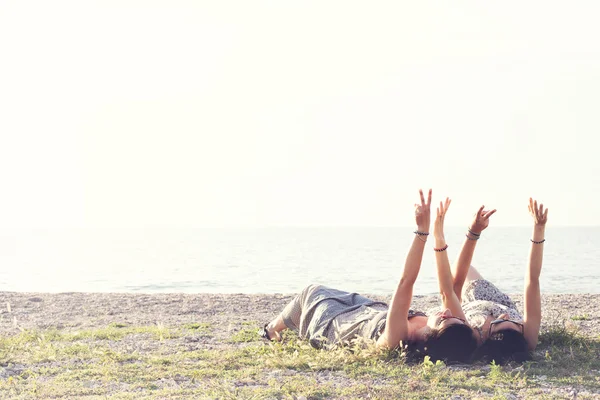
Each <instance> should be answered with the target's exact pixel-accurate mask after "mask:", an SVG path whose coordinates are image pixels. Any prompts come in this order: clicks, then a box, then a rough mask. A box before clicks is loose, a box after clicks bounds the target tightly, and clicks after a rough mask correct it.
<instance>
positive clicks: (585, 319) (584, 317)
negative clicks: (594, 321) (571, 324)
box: [571, 314, 590, 321]
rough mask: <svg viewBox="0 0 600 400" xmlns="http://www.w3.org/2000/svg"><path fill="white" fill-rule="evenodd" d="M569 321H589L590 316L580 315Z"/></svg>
mask: <svg viewBox="0 0 600 400" xmlns="http://www.w3.org/2000/svg"><path fill="white" fill-rule="evenodd" d="M571 319H572V320H573V321H589V319H590V316H589V315H587V314H582V315H574V316H572V317H571Z"/></svg>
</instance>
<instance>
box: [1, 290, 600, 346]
mask: <svg viewBox="0 0 600 400" xmlns="http://www.w3.org/2000/svg"><path fill="white" fill-rule="evenodd" d="M293 296H294V294H243V293H237V294H216V293H197V294H186V293H153V294H147V293H144V294H138V293H88V292H66V293H41V292H0V334H5V335H6V334H9V335H10V334H16V333H19V332H21V331H22V330H24V329H25V330H28V329H52V328H56V329H61V330H67V331H70V330H78V329H87V328H99V327H105V326H107V325H109V324H111V323H121V324H132V325H153V324H161V325H164V326H165V327H170V326H179V325H181V324H185V323H210V324H211V325H212V326H214V327H215V328H216V329H215V331H217V332H219V331H220V332H222V333H223V334H226V333H227V332H230V331H232V330H235V329H236V327H237V326H239V325H240V324H242V323H246V324H248V323H251V322H254V323H257V324H259V325H261V324H265V323H267V322H269V321H270V320H271V319H272V318H274V317H275V316H276V315H277V314H278V313H279V312H280V311H281V310H282V309H283V307H284V306H285V305H286V304H287V302H289V301H290V300H291V299H292V298H293ZM365 296H367V297H370V298H373V299H375V300H380V301H384V302H389V300H390V296H379V295H369V294H365ZM510 297H511V299H513V301H514V302H515V303H516V305H517V309H518V310H519V311H522V310H523V302H522V295H511V296H510ZM438 304H439V301H438V298H437V296H433V295H422V296H415V297H414V298H413V304H412V307H413V308H414V309H415V310H424V311H426V310H428V309H431V308H433V307H435V306H437V305H438ZM598 304H600V294H542V315H543V317H542V331H543V330H544V328H546V327H549V326H555V325H557V324H558V325H566V326H568V327H575V328H578V329H579V331H580V332H581V333H582V334H584V335H587V336H591V337H598V336H600V307H598V306H597V305H598Z"/></svg>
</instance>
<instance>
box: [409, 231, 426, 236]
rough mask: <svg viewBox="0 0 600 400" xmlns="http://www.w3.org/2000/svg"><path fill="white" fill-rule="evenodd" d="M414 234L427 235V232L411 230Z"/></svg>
mask: <svg viewBox="0 0 600 400" xmlns="http://www.w3.org/2000/svg"><path fill="white" fill-rule="evenodd" d="M413 233H414V234H415V235H419V236H429V232H419V231H414V232H413Z"/></svg>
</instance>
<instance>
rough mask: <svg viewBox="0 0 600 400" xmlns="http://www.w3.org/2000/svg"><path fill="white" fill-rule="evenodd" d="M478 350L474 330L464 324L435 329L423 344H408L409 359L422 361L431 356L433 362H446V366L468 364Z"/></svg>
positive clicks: (406, 347) (406, 348)
mask: <svg viewBox="0 0 600 400" xmlns="http://www.w3.org/2000/svg"><path fill="white" fill-rule="evenodd" d="M476 348H477V340H476V339H475V338H474V337H473V330H472V329H471V328H470V327H469V326H467V325H463V324H452V325H449V326H445V327H443V328H441V329H433V330H432V331H431V332H429V334H427V336H426V337H425V341H424V342H421V343H414V342H412V343H407V345H406V346H405V350H406V354H407V358H408V359H409V360H413V361H417V360H418V361H421V360H423V357H424V356H429V358H430V360H431V361H434V362H435V361H438V360H441V361H444V362H445V363H446V364H453V363H468V362H470V361H471V356H472V354H473V351H474V350H475V349H476Z"/></svg>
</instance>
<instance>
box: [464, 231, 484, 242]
mask: <svg viewBox="0 0 600 400" xmlns="http://www.w3.org/2000/svg"><path fill="white" fill-rule="evenodd" d="M467 230H468V231H469V233H467V234H466V235H465V236H466V237H467V239H469V240H479V237H480V236H481V233H475V232H473V231H472V230H471V229H467ZM469 235H471V236H473V237H471V236H469Z"/></svg>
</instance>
